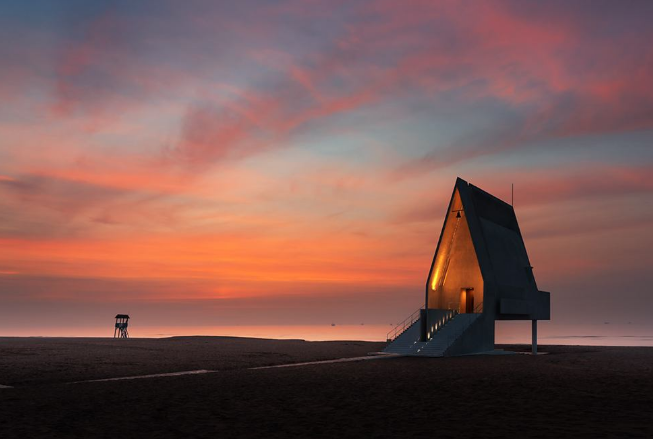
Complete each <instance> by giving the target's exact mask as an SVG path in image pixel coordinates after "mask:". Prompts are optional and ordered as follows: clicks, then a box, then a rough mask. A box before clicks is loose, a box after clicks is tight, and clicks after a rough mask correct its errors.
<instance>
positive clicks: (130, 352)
mask: <svg viewBox="0 0 653 439" xmlns="http://www.w3.org/2000/svg"><path fill="white" fill-rule="evenodd" d="M381 347H382V344H380V343H367V342H303V341H295V340H290V341H288V340H283V341H282V340H260V339H239V338H220V337H184V338H172V339H141V340H137V339H131V340H107V339H19V338H12V339H8V338H0V385H4V386H13V388H2V389H0V437H2V438H3V439H4V438H13V437H21V438H33V437H79V438H88V437H112V438H116V437H147V438H150V437H195V438H204V437H206V438H209V437H211V438H224V437H261V438H262V437H272V438H276V437H279V438H282V437H302V438H319V437H344V438H346V437H365V438H370V437H399V438H403V437H497V438H498V437H571V436H573V437H592V438H596V437H653V422H652V420H651V418H652V417H653V416H652V415H651V413H653V370H652V368H653V348H628V347H618V348H616V347H615V348H612V347H594V346H593V347H564V346H544V347H541V349H542V350H545V351H548V352H549V354H548V355H542V356H537V357H532V356H529V355H509V356H491V357H489V356H472V357H458V358H437V359H425V358H390V359H382V360H373V361H360V362H338V363H327V364H315V365H304V366H300V367H290V368H270V369H255V370H252V369H250V368H252V367H261V366H269V365H275V364H285V363H297V362H308V361H316V360H326V359H335V358H341V357H356V356H364V355H365V354H366V353H368V352H372V351H376V350H379V349H380V348H381ZM506 348H508V349H512V350H526V347H519V346H508V347H506ZM197 370H205V371H210V373H198V374H190V375H174V376H167V377H158V378H147V379H134V380H124V381H107V382H89V383H78V384H67V383H69V382H71V381H83V380H97V379H104V378H115V377H124V376H138V375H153V374H158V373H174V372H183V371H197Z"/></svg>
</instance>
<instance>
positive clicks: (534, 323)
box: [532, 320, 537, 355]
mask: <svg viewBox="0 0 653 439" xmlns="http://www.w3.org/2000/svg"><path fill="white" fill-rule="evenodd" d="M532 328H533V355H537V320H533V321H532Z"/></svg>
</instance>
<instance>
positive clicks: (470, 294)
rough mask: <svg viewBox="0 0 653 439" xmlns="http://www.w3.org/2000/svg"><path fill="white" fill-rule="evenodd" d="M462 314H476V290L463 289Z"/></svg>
mask: <svg viewBox="0 0 653 439" xmlns="http://www.w3.org/2000/svg"><path fill="white" fill-rule="evenodd" d="M460 312H461V313H467V314H472V313H473V312H474V288H462V289H461V291H460Z"/></svg>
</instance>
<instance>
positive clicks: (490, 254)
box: [426, 178, 548, 318]
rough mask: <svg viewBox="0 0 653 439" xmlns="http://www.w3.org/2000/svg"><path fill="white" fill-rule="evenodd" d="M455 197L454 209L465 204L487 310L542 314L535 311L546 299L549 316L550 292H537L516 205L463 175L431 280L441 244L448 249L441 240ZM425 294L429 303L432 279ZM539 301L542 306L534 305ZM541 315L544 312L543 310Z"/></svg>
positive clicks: (457, 183) (459, 181)
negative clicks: (466, 179)
mask: <svg viewBox="0 0 653 439" xmlns="http://www.w3.org/2000/svg"><path fill="white" fill-rule="evenodd" d="M456 193H458V196H459V199H460V201H459V202H458V200H457V199H456ZM454 200H455V202H456V206H455V208H456V209H460V205H462V208H461V210H462V211H464V217H465V220H466V224H467V227H468V229H469V235H471V241H472V243H473V247H474V252H475V253H476V259H477V261H478V266H479V268H480V271H481V274H482V277H483V289H484V295H483V296H484V298H485V299H484V301H485V302H486V308H487V309H488V311H489V312H491V313H493V314H496V315H497V316H498V315H499V314H503V313H504V311H505V313H506V314H514V313H513V312H508V310H509V308H510V306H513V309H515V310H516V309H519V310H527V309H528V310H530V311H528V312H525V311H519V313H517V314H532V315H534V314H536V313H539V311H536V310H537V309H540V308H542V306H544V301H546V308H547V309H546V315H548V294H547V293H542V292H539V291H538V288H537V284H536V282H535V278H534V276H533V272H532V267H531V264H530V260H529V258H528V253H527V252H526V246H525V244H524V239H523V237H522V234H521V231H520V229H519V224H518V222H517V217H516V215H515V211H514V209H513V207H512V206H511V205H510V204H508V203H506V202H504V201H502V200H500V199H499V198H497V197H495V196H494V195H492V194H489V193H488V192H486V191H484V190H482V189H480V188H478V187H476V186H474V185H472V184H470V183H468V182H466V181H465V180H463V179H461V178H457V179H456V184H455V185H454V190H453V192H452V196H451V201H450V202H449V207H448V210H447V214H446V216H445V221H444V224H443V226H442V233H441V235H440V240H439V241H438V246H437V248H436V252H435V255H434V257H433V263H432V265H431V272H430V273H429V279H430V277H431V275H432V272H433V267H434V265H435V263H436V258H437V257H438V251H439V250H440V247H441V246H444V248H445V251H448V250H447V247H446V244H443V242H442V239H443V236H444V234H445V230H447V223H448V221H450V219H451V218H455V217H454V216H453V215H452V213H453V209H452V206H453V203H454ZM458 203H460V204H458ZM433 289H435V288H433ZM426 293H427V302H426V303H427V306H428V303H429V300H428V294H429V280H427V287H426ZM542 294H546V296H547V297H546V300H544V299H543V298H542V297H541V296H542ZM502 300H504V301H506V302H505V303H504V305H502ZM525 302H532V303H525ZM536 303H537V304H539V305H533V304H536ZM540 305H541V306H540ZM501 306H503V307H504V310H501V309H500V308H501ZM540 315H544V314H541V313H540ZM498 318H502V317H498ZM509 318H514V317H509ZM547 318H548V317H547Z"/></svg>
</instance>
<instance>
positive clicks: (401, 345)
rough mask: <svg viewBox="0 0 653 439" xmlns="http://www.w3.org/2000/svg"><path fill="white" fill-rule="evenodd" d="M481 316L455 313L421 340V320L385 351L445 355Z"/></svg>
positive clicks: (427, 355)
mask: <svg viewBox="0 0 653 439" xmlns="http://www.w3.org/2000/svg"><path fill="white" fill-rule="evenodd" d="M480 316H481V314H454V315H453V316H452V317H449V318H446V319H444V320H443V321H442V323H441V324H440V325H438V326H437V329H434V330H432V333H431V337H430V338H429V340H428V341H426V342H422V341H419V338H420V334H419V329H420V327H421V324H420V320H418V321H416V322H415V323H413V325H412V326H411V327H410V328H408V330H406V331H405V332H404V333H403V334H401V336H399V337H397V338H396V339H395V340H394V341H393V342H392V343H390V344H389V345H388V346H387V347H386V348H385V349H384V350H383V351H384V352H388V353H393V354H399V355H406V356H414V357H443V356H445V355H446V353H447V350H448V349H449V347H450V346H451V345H453V344H454V343H455V342H456V340H458V339H459V338H460V337H462V336H463V334H464V333H465V331H466V330H467V329H468V328H469V327H470V326H471V325H472V324H473V323H474V322H475V321H476V320H477V319H478V318H479V317H480Z"/></svg>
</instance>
